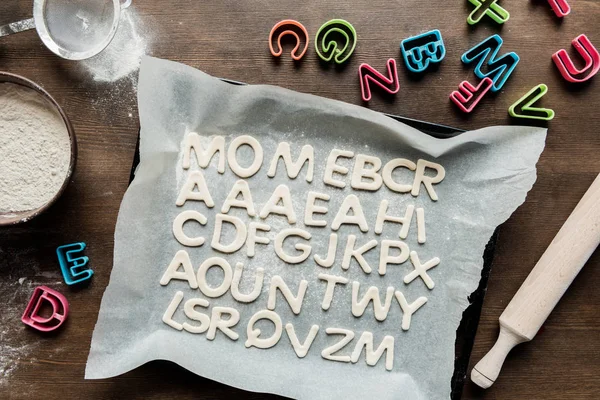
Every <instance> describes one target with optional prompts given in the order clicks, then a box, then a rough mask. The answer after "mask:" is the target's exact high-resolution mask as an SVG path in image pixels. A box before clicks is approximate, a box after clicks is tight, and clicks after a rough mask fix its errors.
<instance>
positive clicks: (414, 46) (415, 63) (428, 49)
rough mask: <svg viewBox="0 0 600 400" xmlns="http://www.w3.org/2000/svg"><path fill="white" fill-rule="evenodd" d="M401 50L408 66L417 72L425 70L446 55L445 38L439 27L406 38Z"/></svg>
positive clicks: (401, 44)
mask: <svg viewBox="0 0 600 400" xmlns="http://www.w3.org/2000/svg"><path fill="white" fill-rule="evenodd" d="M400 50H401V51H402V57H403V58H404V63H405V64H406V68H408V69H409V71H411V72H415V73H419V72H423V71H425V70H426V69H427V67H428V66H429V64H430V63H439V62H441V61H442V60H443V59H444V57H445V56H446V47H445V46H444V40H443V39H442V34H441V33H440V31H439V30H437V29H435V30H433V31H429V32H425V33H422V34H420V35H417V36H413V37H409V38H408V39H404V40H403V41H402V43H400Z"/></svg>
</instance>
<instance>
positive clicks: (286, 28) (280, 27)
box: [269, 19, 309, 61]
mask: <svg viewBox="0 0 600 400" xmlns="http://www.w3.org/2000/svg"><path fill="white" fill-rule="evenodd" d="M294 28H296V30H292V29H294ZM297 32H300V33H301V34H302V38H300V36H299V35H298V33H297ZM275 34H278V35H277V51H275V49H274V48H273V41H274V36H275ZM286 35H290V36H293V37H295V38H296V46H295V47H294V48H293V49H292V52H291V56H292V59H293V60H294V61H298V60H300V59H301V58H302V57H304V53H306V50H307V49H308V42H309V39H308V31H307V30H306V28H305V27H304V25H302V24H301V23H300V22H298V21H294V20H293V19H284V20H283V21H279V22H278V23H276V24H275V26H273V28H272V29H271V33H270V34H269V50H271V54H272V55H273V57H280V56H281V54H282V53H283V48H282V47H281V39H282V38H283V37H284V36H286ZM301 41H304V47H303V48H302V51H301V52H300V54H298V49H299V48H300V44H301Z"/></svg>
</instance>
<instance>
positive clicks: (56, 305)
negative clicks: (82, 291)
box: [21, 286, 69, 332]
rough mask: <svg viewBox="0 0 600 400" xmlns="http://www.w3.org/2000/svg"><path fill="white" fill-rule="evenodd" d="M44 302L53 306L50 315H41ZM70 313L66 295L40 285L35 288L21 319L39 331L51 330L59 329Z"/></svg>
mask: <svg viewBox="0 0 600 400" xmlns="http://www.w3.org/2000/svg"><path fill="white" fill-rule="evenodd" d="M43 302H47V303H48V304H49V305H50V307H52V313H51V314H50V316H49V317H44V316H42V315H41V307H42V304H43ZM68 314H69V303H68V302H67V299H66V298H65V296H63V295H62V294H60V293H58V292H57V291H56V290H52V289H50V288H48V287H46V286H38V287H36V288H35V289H34V290H33V294H32V295H31V299H30V300H29V303H28V304H27V308H25V312H24V313H23V316H22V317H21V321H23V323H24V324H25V325H29V326H30V327H32V328H34V329H37V330H38V331H41V332H50V331H53V330H55V329H58V327H59V326H61V325H62V324H63V323H64V322H65V320H66V319H67V315H68Z"/></svg>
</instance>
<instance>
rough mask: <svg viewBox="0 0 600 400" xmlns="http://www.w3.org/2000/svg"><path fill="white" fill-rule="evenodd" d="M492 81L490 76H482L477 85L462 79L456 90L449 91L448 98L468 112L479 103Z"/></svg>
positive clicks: (490, 86)
mask: <svg viewBox="0 0 600 400" xmlns="http://www.w3.org/2000/svg"><path fill="white" fill-rule="evenodd" d="M493 84H494V82H492V80H491V79H490V78H483V79H482V80H481V82H479V85H477V86H473V85H472V84H471V83H470V82H467V81H463V82H461V83H460V84H459V85H458V90H455V91H453V92H452V93H450V100H452V102H453V103H454V104H456V106H457V107H458V108H460V109H461V111H462V112H465V113H470V112H471V111H473V109H475V106H477V104H479V102H480V101H481V99H482V98H483V96H485V94H486V93H487V92H489V91H490V89H491V88H492V85H493Z"/></svg>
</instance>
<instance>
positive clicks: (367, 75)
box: [358, 58, 400, 101]
mask: <svg viewBox="0 0 600 400" xmlns="http://www.w3.org/2000/svg"><path fill="white" fill-rule="evenodd" d="M387 70H388V76H389V78H388V77H387V76H385V75H383V74H382V73H381V72H379V71H377V70H376V69H375V68H373V67H371V66H370V65H369V64H366V63H362V64H360V66H359V67H358V77H359V78H360V91H361V93H362V99H363V101H369V100H371V86H370V84H369V81H371V82H373V83H374V84H376V85H377V86H379V87H380V88H382V89H383V90H385V91H386V92H388V93H390V94H396V93H398V90H400V81H399V80H398V69H397V68H396V60H394V59H393V58H390V59H389V60H388V61H387Z"/></svg>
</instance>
